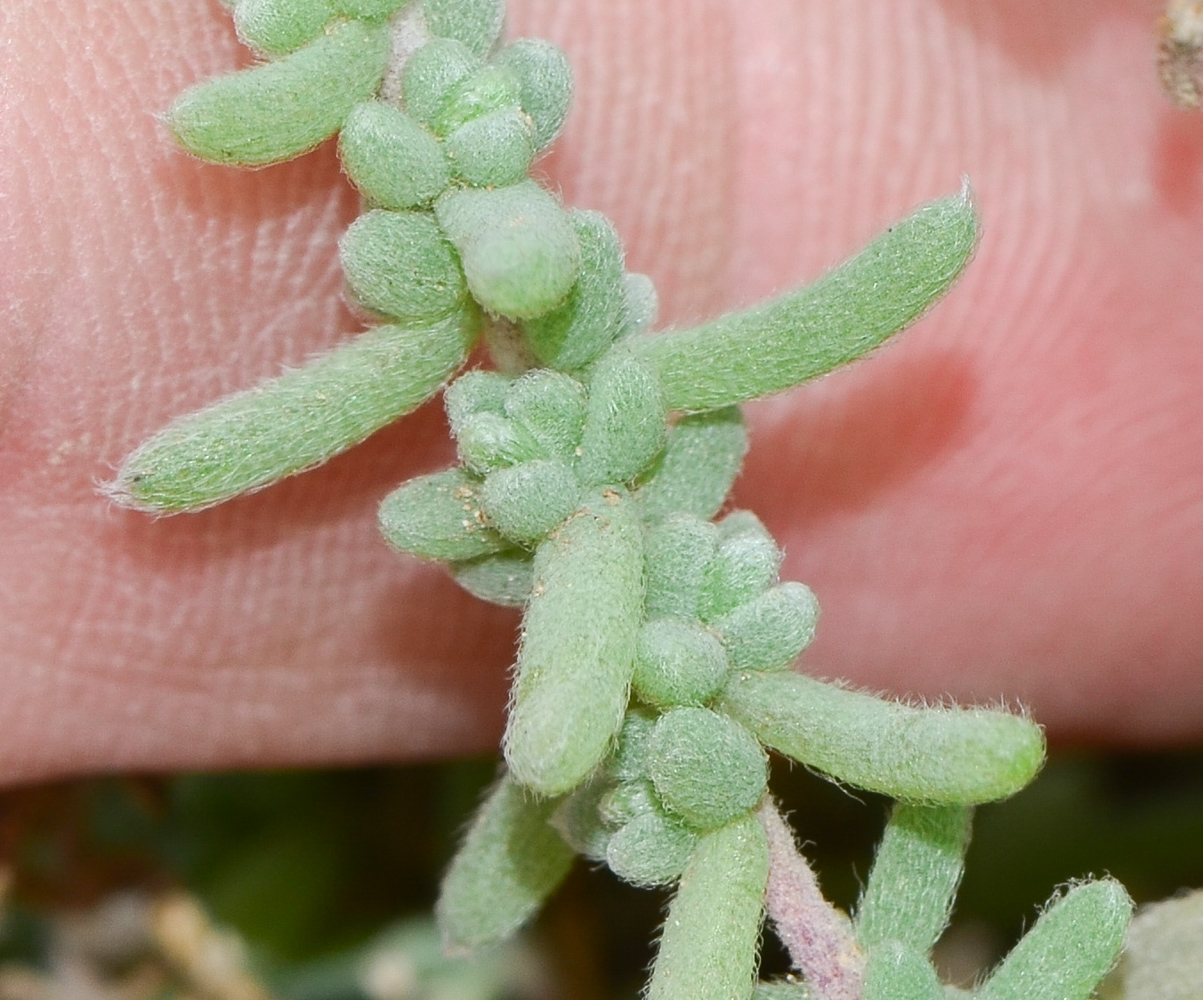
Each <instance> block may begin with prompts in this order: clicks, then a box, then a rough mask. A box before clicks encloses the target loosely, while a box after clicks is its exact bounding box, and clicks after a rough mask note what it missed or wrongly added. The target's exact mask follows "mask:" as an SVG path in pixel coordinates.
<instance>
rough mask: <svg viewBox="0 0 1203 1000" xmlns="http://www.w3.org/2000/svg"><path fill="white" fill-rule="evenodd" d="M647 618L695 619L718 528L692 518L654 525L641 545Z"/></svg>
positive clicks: (683, 516) (677, 517) (675, 517)
mask: <svg viewBox="0 0 1203 1000" xmlns="http://www.w3.org/2000/svg"><path fill="white" fill-rule="evenodd" d="M644 545H645V550H646V559H645V563H646V574H647V599H646V607H647V616H648V617H649V618H683V619H689V620H692V619H694V618H697V617H698V599H699V597H700V596H701V593H702V583H703V581H704V580H705V577H706V567H707V566H709V565H710V562H711V560H712V559H713V558H714V553H715V551H716V550H717V548H718V528H716V527H715V526H714V525H713V524H711V523H710V522H709V521H706V520H703V519H702V518H700V517H696V516H695V515H693V514H675V515H673V516H672V517H667V518H665V519H664V520H662V521H657V522H655V523H653V524H652V525H651V526H650V527H649V528H648V531H647V538H646V541H645V543H644Z"/></svg>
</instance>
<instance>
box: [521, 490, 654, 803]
mask: <svg viewBox="0 0 1203 1000" xmlns="http://www.w3.org/2000/svg"><path fill="white" fill-rule="evenodd" d="M642 541H643V540H642V536H641V532H640V530H639V524H638V522H637V521H636V519H635V516H634V512H633V510H632V504H631V501H630V498H629V497H627V496H625V495H623V494H621V493H618V492H617V491H613V490H608V491H606V492H605V494H603V495H602V496H600V497H597V498H595V499H592V500H590V501H588V502H587V503H586V505H585V507H584V508H583V509H582V510H581V511H580V512H579V513H578V514H576V515H575V516H574V517H572V518H570V519H569V520H568V521H567V522H566V523H565V524H564V525H563V526H562V527H561V528H560V529H559V530H558V531H556V532H555V533H554V534H553V535H552V536H551V537H550V538H549V539H548V540H547V541H545V542H543V543H541V544H540V545H539V548H538V549H537V550H536V552H535V586H534V590H533V591H532V593H531V599H530V603H529V604H528V605H527V610H526V617H525V619H524V620H523V627H522V645H521V649H520V651H519V654H518V676H517V679H516V681H515V683H514V696H513V701H512V704H511V709H510V717H509V724H508V725H507V727H506V732H505V757H506V761H507V763H508V764H509V766H510V772H511V774H512V775H513V776H514V778H515V780H517V781H519V782H521V783H522V784H524V785H528V786H529V787H531V788H533V789H534V790H535V791H537V792H539V793H540V794H542V795H561V794H563V793H564V792H568V791H571V790H572V789H573V788H575V787H576V786H577V785H578V784H580V783H581V782H582V781H583V780H584V779H585V778H586V777H588V775H589V773H590V772H591V771H592V770H593V769H594V768H595V767H597V765H598V764H600V763H601V761H602V759H603V758H604V757H605V756H606V753H607V751H608V750H609V749H610V744H611V741H612V740H613V738H614V736H615V735H616V734H617V732H618V730H619V727H620V726H621V724H622V719H623V713H624V711H625V710H626V706H627V697H628V689H629V686H630V682H631V672H632V671H633V670H634V666H635V636H636V632H637V631H638V628H639V622H640V618H641V616H642V612H643V544H642Z"/></svg>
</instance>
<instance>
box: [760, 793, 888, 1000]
mask: <svg viewBox="0 0 1203 1000" xmlns="http://www.w3.org/2000/svg"><path fill="white" fill-rule="evenodd" d="M757 815H758V816H759V818H760V823H761V825H762V826H763V827H764V832H765V835H766V836H767V838H768V844H769V882H768V889H767V892H766V899H765V905H766V906H767V908H768V915H769V917H770V918H771V919H772V921H773V926H774V927H775V928H776V931H777V936H778V937H779V938H780V939H781V941H782V943H783V944H784V945H785V946H786V948H787V949H788V950H789V954H790V959H791V961H792V962H793V964H794V967H795V968H796V969H797V970H798V971H799V972H801V973H802V975H803V976H805V977H806V981H807V982H808V983H809V984H810V987H811V990H812V991H813V993H814V997H815V1000H861V980H862V976H863V972H864V955H863V954H862V953H861V950H860V946H859V945H858V944H857V943H856V939H855V938H854V937H853V936H852V926H851V923H850V922H849V920H848V918H847V917H846V916H845V915H844V914H843V913H841V912H840V911H839V910H837V909H836V908H835V907H834V906H832V905H831V904H830V903H828V902H827V900H826V899H824V898H823V894H822V893H821V892H820V891H819V884H818V882H817V881H816V880H815V875H814V872H812V871H811V869H810V865H809V864H807V862H806V859H805V858H804V857H803V856H802V855H801V854H800V853H798V847H797V845H796V844H795V843H794V834H793V831H792V830H790V828H789V826H788V825H787V824H786V822H785V820H784V819H783V818H782V817H781V814H780V813H779V812H778V811H777V807H776V806H775V805H774V804H773V801H772V799H769V798H766V799H765V800H764V804H763V805H761V807H760V808H759V809H758V810H757Z"/></svg>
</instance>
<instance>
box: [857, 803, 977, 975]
mask: <svg viewBox="0 0 1203 1000" xmlns="http://www.w3.org/2000/svg"><path fill="white" fill-rule="evenodd" d="M972 814H973V810H972V807H970V806H917V805H908V804H906V803H900V804H898V805H896V806H895V807H894V812H893V814H892V815H891V816H890V822H889V824H888V825H887V826H886V831H885V835H884V836H883V837H882V841H881V846H879V847H878V849H877V857H876V859H875V860H874V862H873V870H872V871H871V872H870V873H869V882H868V884H867V885H866V886H865V891H864V894H863V895H862V896H861V900H860V905H859V907H858V908H857V913H856V937H857V940H858V941H860V943H861V944H862V945H863V946H864V947H865V948H868V949H871V948H875V947H876V946H877V945H879V944H881V943H882V942H884V941H888V940H895V941H900V942H902V943H903V944H905V945H907V946H909V947H911V948H914V949H915V950H916V951H918V952H919V953H920V955H921V956H922V955H926V954H927V953H928V952H929V951H930V950H931V948H932V945H934V944H935V943H936V939H937V938H938V937H939V936H940V934H941V933H942V932H943V931H944V927H945V925H947V923H948V916H949V913H950V912H951V911H952V901H953V897H954V896H955V894H956V891H957V885H958V884H959V883H960V881H961V872H962V871H963V869H964V867H965V849H966V848H967V847H968V846H969V824H970V819H971V817H972Z"/></svg>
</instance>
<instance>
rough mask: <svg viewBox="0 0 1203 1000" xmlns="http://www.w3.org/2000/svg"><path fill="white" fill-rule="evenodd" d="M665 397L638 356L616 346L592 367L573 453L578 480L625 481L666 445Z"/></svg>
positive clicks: (600, 482) (589, 482) (589, 481)
mask: <svg viewBox="0 0 1203 1000" xmlns="http://www.w3.org/2000/svg"><path fill="white" fill-rule="evenodd" d="M666 417H667V414H666V412H665V409H664V396H663V394H662V393H661V392H660V386H659V384H658V383H657V382H656V379H655V376H653V375H652V373H651V372H650V371H648V369H647V366H646V365H644V364H643V362H642V361H640V360H639V359H638V358H636V357H634V356H632V355H631V354H629V353H628V352H627V351H625V350H623V349H622V348H616V349H615V350H614V351H612V352H611V353H610V354H608V355H607V356H606V357H604V358H603V359H602V360H601V361H600V362H598V365H597V367H596V368H595V369H594V370H593V377H592V378H591V379H590V381H589V404H588V410H587V412H586V416H585V429H584V432H583V433H582V434H581V446H580V449H579V450H578V452H577V458H576V474H577V476H579V477H580V480H581V482H582V483H585V484H588V485H594V486H601V485H605V484H610V483H625V482H628V481H629V480H632V479H634V478H635V477H636V476H637V475H639V473H640V472H642V471H643V470H644V469H645V468H647V466H648V465H649V464H650V463H651V461H652V460H653V459H654V458H655V457H656V454H657V453H658V452H659V451H660V449H661V448H663V447H664V440H665V426H664V425H665V419H666Z"/></svg>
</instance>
